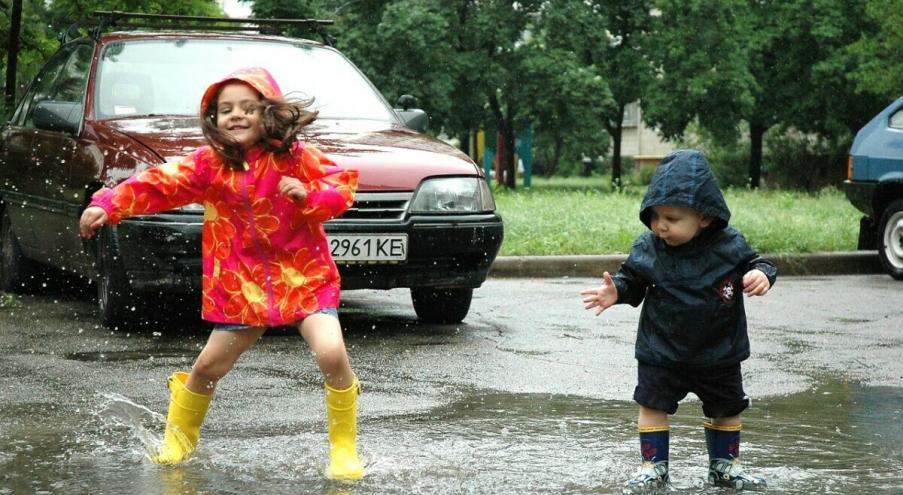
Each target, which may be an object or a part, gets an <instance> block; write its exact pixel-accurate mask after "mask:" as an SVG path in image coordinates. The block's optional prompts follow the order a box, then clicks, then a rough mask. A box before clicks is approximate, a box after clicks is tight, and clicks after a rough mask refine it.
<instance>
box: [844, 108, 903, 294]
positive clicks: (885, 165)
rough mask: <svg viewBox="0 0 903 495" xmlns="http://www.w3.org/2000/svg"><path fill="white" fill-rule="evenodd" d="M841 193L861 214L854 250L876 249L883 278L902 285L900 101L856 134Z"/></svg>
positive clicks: (902, 121) (902, 115)
mask: <svg viewBox="0 0 903 495" xmlns="http://www.w3.org/2000/svg"><path fill="white" fill-rule="evenodd" d="M843 189H844V192H845V193H846V195H847V198H848V199H849V200H850V202H851V203H852V204H853V206H855V207H856V208H857V209H858V210H859V211H861V212H862V213H864V214H865V216H864V217H863V218H862V220H861V222H860V226H859V249H877V250H878V256H879V257H880V259H881V264H882V265H883V266H884V269H885V270H886V271H887V273H888V274H890V276H891V277H893V278H895V279H897V280H903V97H900V98H898V99H897V101H895V102H893V103H891V105H890V106H888V107H887V108H885V109H884V110H882V111H881V112H880V113H879V114H878V115H876V116H875V118H873V119H872V120H871V121H870V122H869V123H868V124H866V125H865V126H864V127H863V128H862V129H860V130H859V132H858V133H857V134H856V139H855V140H854V141H853V146H852V147H851V148H850V160H849V168H848V171H847V180H846V181H844V184H843Z"/></svg>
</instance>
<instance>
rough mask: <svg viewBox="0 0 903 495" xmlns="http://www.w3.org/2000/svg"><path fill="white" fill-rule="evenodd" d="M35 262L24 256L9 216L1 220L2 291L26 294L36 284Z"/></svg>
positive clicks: (0, 270)
mask: <svg viewBox="0 0 903 495" xmlns="http://www.w3.org/2000/svg"><path fill="white" fill-rule="evenodd" d="M34 275H35V270H34V268H33V262H32V261H31V260H29V259H27V258H25V256H24V255H23V254H22V250H21V249H20V248H19V241H18V240H17V239H16V235H15V233H14V232H13V226H12V223H10V220H9V215H7V214H6V212H3V215H2V218H0V290H2V291H7V292H25V291H27V290H28V289H29V288H30V287H31V283H32V282H34Z"/></svg>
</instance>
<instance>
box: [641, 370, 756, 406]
mask: <svg viewBox="0 0 903 495" xmlns="http://www.w3.org/2000/svg"><path fill="white" fill-rule="evenodd" d="M689 392H693V393H694V394H696V396H697V397H699V400H701V401H702V412H703V414H705V416H706V417H707V418H727V417H730V416H736V415H738V414H740V413H741V412H743V410H745V409H746V408H747V407H749V397H747V395H746V393H745V392H744V391H743V377H742V375H741V374H740V364H739V363H737V364H736V365H734V366H729V367H727V368H716V369H683V368H680V369H678V368H663V367H661V366H652V365H649V364H643V363H638V367H637V387H636V390H634V392H633V400H635V401H636V402H637V403H638V404H639V405H641V406H644V407H648V408H650V409H658V410H660V411H665V412H666V413H668V414H674V413H675V412H677V403H678V402H679V401H680V400H681V399H683V398H684V397H686V396H687V393H689Z"/></svg>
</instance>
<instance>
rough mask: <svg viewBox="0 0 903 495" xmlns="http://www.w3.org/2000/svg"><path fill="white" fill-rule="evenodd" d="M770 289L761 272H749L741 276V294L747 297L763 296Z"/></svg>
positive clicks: (766, 278) (769, 283)
mask: <svg viewBox="0 0 903 495" xmlns="http://www.w3.org/2000/svg"><path fill="white" fill-rule="evenodd" d="M768 289H771V282H769V281H768V277H766V276H765V273H763V272H762V270H750V271H748V272H746V275H744V276H743V292H744V293H745V294H746V295H747V296H764V295H765V293H766V292H768Z"/></svg>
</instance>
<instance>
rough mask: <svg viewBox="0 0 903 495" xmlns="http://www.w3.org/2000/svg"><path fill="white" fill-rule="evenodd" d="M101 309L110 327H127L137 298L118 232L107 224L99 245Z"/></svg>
mask: <svg viewBox="0 0 903 495" xmlns="http://www.w3.org/2000/svg"><path fill="white" fill-rule="evenodd" d="M96 286H97V310H98V313H99V314H100V321H101V323H103V324H104V325H105V326H106V327H109V328H118V327H123V326H124V325H125V324H126V323H128V321H129V314H130V307H132V306H134V305H135V303H136V301H135V300H134V297H133V294H132V291H131V288H130V287H129V283H128V279H127V278H126V275H125V269H124V268H123V266H122V259H121V258H120V256H119V243H118V242H117V237H116V231H115V230H114V229H113V228H112V227H104V228H103V229H102V230H101V231H100V238H99V240H98V244H97V282H96Z"/></svg>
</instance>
